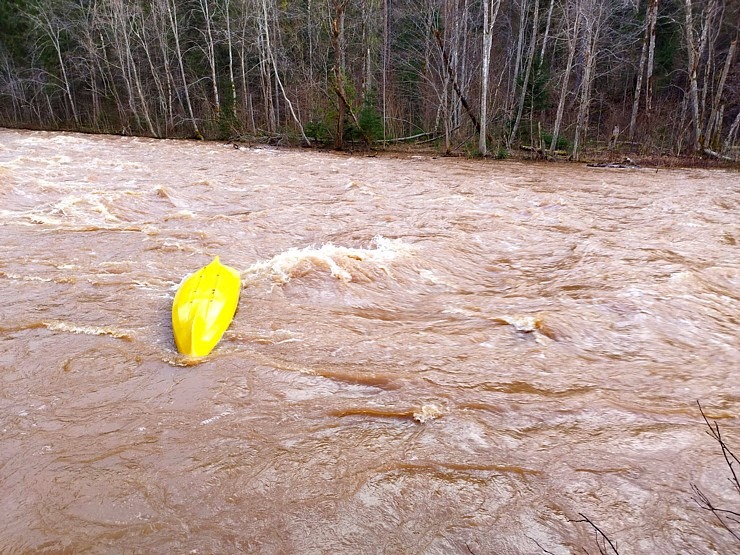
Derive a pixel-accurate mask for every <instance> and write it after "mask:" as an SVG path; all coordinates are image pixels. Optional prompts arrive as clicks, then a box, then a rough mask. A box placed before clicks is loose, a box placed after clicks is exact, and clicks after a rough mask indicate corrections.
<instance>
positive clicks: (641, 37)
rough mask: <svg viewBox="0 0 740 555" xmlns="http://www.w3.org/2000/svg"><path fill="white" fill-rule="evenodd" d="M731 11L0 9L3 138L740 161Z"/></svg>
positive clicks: (665, 5) (541, 4) (739, 25)
mask: <svg viewBox="0 0 740 555" xmlns="http://www.w3.org/2000/svg"><path fill="white" fill-rule="evenodd" d="M739 29H740V3H738V2H737V1H736V0H0V125H5V126H31V127H39V128H46V129H78V130H89V131H95V132H116V133H121V132H123V133H132V134H142V135H150V136H153V137H175V136H186V137H205V138H219V139H228V138H231V139H237V138H245V137H250V138H255V139H261V140H274V141H282V142H285V143H291V142H292V143H299V142H302V143H307V144H312V143H323V144H333V145H334V146H335V147H337V148H341V147H342V146H344V145H346V144H347V143H348V142H363V143H366V144H375V145H378V144H383V143H386V144H387V143H389V142H399V141H403V140H413V141H417V142H428V143H430V144H438V145H439V147H440V148H441V149H442V150H445V151H462V152H467V153H470V154H475V153H480V154H490V153H493V154H496V153H499V154H501V155H504V154H505V153H506V152H508V151H509V150H510V149H512V148H516V147H520V146H524V147H525V148H528V149H529V150H530V151H532V152H533V153H538V154H540V155H552V154H553V153H561V154H562V153H563V151H565V152H566V153H567V154H569V155H572V156H573V157H574V158H575V159H578V157H579V155H580V154H581V153H582V152H583V151H584V149H593V148H599V149H612V150H620V151H629V152H643V153H667V154H676V155H677V154H692V153H702V154H710V155H712V156H716V157H732V158H737V157H738V148H739V147H738V145H739V142H738V135H740V129H739V128H740V63H738V58H740V56H739V55H738V53H737V50H738V48H737V43H738V34H739Z"/></svg>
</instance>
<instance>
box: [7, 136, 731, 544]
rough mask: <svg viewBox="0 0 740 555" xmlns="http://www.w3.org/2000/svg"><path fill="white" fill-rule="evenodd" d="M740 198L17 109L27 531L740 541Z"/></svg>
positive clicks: (93, 538) (623, 174)
mask: <svg viewBox="0 0 740 555" xmlns="http://www.w3.org/2000/svg"><path fill="white" fill-rule="evenodd" d="M739 214H740V177H739V174H738V173H737V172H732V171H724V170H694V169H691V170H660V171H657V172H656V170H655V169H619V170H615V169H599V168H588V167H586V166H584V165H576V164H571V165H565V164H562V165H561V164H525V163H517V162H494V161H471V160H462V159H433V158H432V157H427V156H406V157H388V156H378V157H367V156H362V155H354V156H349V155H346V154H332V153H321V152H316V151H308V150H292V151H291V150H276V149H272V148H245V147H243V148H240V149H235V148H233V146H231V145H222V144H218V143H196V142H188V141H162V140H160V141H157V140H149V139H142V138H131V137H108V136H92V135H90V136H88V135H77V134H63V133H44V132H28V131H14V130H0V237H1V238H2V241H0V488H1V493H2V495H0V514H2V515H3V516H2V519H1V520H0V552H2V553H4V554H10V553H183V554H184V553H201V554H221V553H259V554H293V553H296V554H323V553H327V554H335V553H342V554H346V553H349V554H365V553H376V554H456V553H462V554H470V553H472V554H474V555H484V554H500V555H505V554H529V553H531V554H538V553H551V554H556V555H565V554H570V553H583V552H584V550H587V551H588V552H589V553H592V554H593V553H598V551H599V546H602V547H603V544H602V543H599V544H598V545H597V543H596V540H597V536H596V532H595V530H594V528H593V527H591V526H590V525H589V524H588V523H584V522H577V521H579V520H582V519H583V517H587V518H588V519H590V520H591V521H592V522H593V523H594V524H595V525H597V526H598V527H599V528H600V529H601V530H602V531H604V532H605V533H606V535H607V536H608V537H609V538H610V539H611V540H612V541H613V542H615V543H616V547H617V548H618V550H619V553H620V555H629V554H661V555H662V554H673V553H681V554H685V553H699V554H710V553H712V554H731V553H738V552H740V542H738V540H736V539H735V538H733V536H732V535H731V534H730V533H728V531H727V530H725V529H724V528H722V527H721V525H720V524H719V522H718V521H717V519H716V518H715V517H714V516H713V515H712V514H711V513H710V512H709V511H707V510H705V509H702V508H701V507H700V506H699V504H698V503H697V500H696V494H695V493H694V492H693V491H692V484H693V485H696V486H698V487H699V488H700V489H701V490H702V491H703V492H704V493H705V494H706V495H707V496H708V497H709V498H711V499H712V500H713V501H714V502H716V504H717V505H721V506H724V507H727V508H730V509H734V510H736V511H737V510H738V508H737V507H738V506H740V502H739V501H740V496H739V495H738V492H734V491H733V490H732V484H731V483H730V482H729V480H728V478H729V476H730V472H729V469H728V467H727V464H726V462H725V460H724V458H723V457H722V453H721V450H720V448H719V445H718V443H717V442H716V441H714V440H713V439H712V438H711V437H710V436H709V435H708V434H707V433H706V431H707V427H706V424H704V422H703V420H702V417H701V414H700V412H699V408H698V406H697V401H700V402H701V404H702V406H703V407H704V409H705V412H706V413H707V416H708V417H709V418H710V419H711V420H712V421H716V422H717V423H718V424H719V426H720V427H721V430H722V434H723V437H724V438H725V440H726V441H727V443H728V444H729V445H730V446H731V447H734V451H735V453H736V454H740V418H739V417H738V411H739V410H740V379H739V377H738V376H739V371H740V339H739V337H740V336H739V334H738V324H739V323H740V250H739V248H738V242H740V217H739ZM216 255H218V256H220V257H221V260H222V262H224V263H225V264H228V265H230V266H233V267H234V268H236V269H237V270H238V271H239V272H240V273H241V276H242V280H243V290H242V296H241V300H240V304H239V308H238V311H237V313H236V316H235V319H234V321H233V323H232V325H231V327H230V328H229V330H228V331H227V332H226V334H225V335H224V338H223V340H222V341H221V343H220V344H219V345H218V346H217V347H216V349H215V350H214V351H213V353H211V355H209V356H208V357H206V358H205V359H203V360H199V361H192V360H187V359H185V358H184V357H182V356H180V355H179V354H178V353H177V351H176V349H175V345H174V341H173V338H172V328H171V323H170V310H171V305H172V299H173V296H174V293H175V291H176V290H177V287H178V285H179V284H180V283H181V281H182V279H183V278H184V277H185V276H186V275H187V274H189V273H190V272H193V271H195V270H197V269H198V268H200V267H202V266H204V265H205V264H207V263H208V262H210V260H211V259H212V258H213V257H214V256H216ZM736 529H737V528H736ZM605 552H607V551H605ZM608 552H609V553H610V554H611V553H612V552H611V551H608Z"/></svg>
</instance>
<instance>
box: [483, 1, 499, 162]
mask: <svg viewBox="0 0 740 555" xmlns="http://www.w3.org/2000/svg"><path fill="white" fill-rule="evenodd" d="M500 7H501V0H496V2H495V4H494V2H493V0H485V2H484V3H483V62H482V64H481V92H480V133H478V152H479V153H480V155H481V156H486V155H487V154H488V147H487V145H486V133H487V126H488V74H489V71H490V66H491V45H492V43H493V26H494V25H495V24H496V18H497V17H498V11H499V8H500Z"/></svg>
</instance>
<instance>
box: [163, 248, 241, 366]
mask: <svg viewBox="0 0 740 555" xmlns="http://www.w3.org/2000/svg"><path fill="white" fill-rule="evenodd" d="M241 285H242V282H241V278H240V277H239V273H238V272H237V271H236V270H234V269H233V268H230V267H229V266H224V265H223V264H221V261H220V260H219V257H218V256H217V257H216V258H214V259H213V262H211V263H210V264H209V265H208V266H206V267H204V268H201V269H200V270H198V271H197V272H195V273H194V274H191V275H189V276H188V277H187V278H186V279H185V280H184V281H183V282H182V284H181V285H180V288H179V289H178V290H177V293H176V294H175V300H174V301H173V302H172V331H173V333H174V335H175V344H176V345H177V349H178V350H179V351H180V352H181V353H182V354H184V355H190V356H199V357H202V356H206V355H207V354H208V353H210V352H211V351H212V350H213V348H214V347H215V346H216V344H217V343H218V342H219V341H220V340H221V337H222V336H223V334H224V332H225V331H226V328H228V327H229V324H231V320H232V319H233V318H234V313H235V312H236V307H237V305H238V304H239V292H240V290H241Z"/></svg>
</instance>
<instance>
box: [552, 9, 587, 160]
mask: <svg viewBox="0 0 740 555" xmlns="http://www.w3.org/2000/svg"><path fill="white" fill-rule="evenodd" d="M571 25H573V27H572V28H571V29H570V31H571V33H569V34H568V61H567V62H566V65H565V73H564V74H563V82H562V84H561V85H560V99H559V100H558V109H557V113H556V115H555V125H554V127H553V131H552V141H551V142H550V154H551V155H552V154H554V153H555V149H556V147H557V144H558V136H559V134H560V126H561V124H562V122H563V111H564V110H565V99H566V96H567V94H568V82H569V81H570V74H571V71H572V69H573V59H574V58H575V54H576V45H577V43H578V35H579V33H580V26H581V15H580V13H579V12H576V13H575V14H574V17H573V18H572V22H571Z"/></svg>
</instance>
